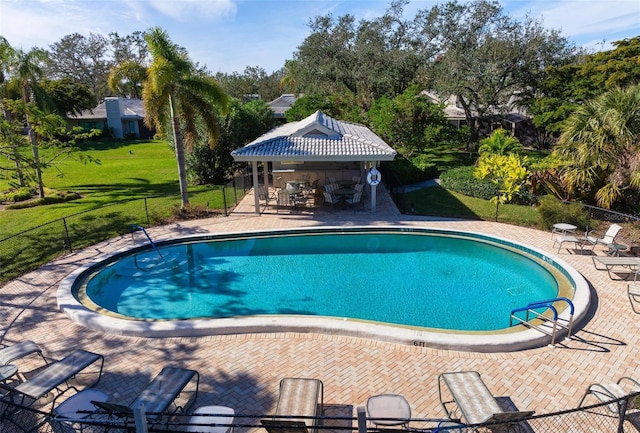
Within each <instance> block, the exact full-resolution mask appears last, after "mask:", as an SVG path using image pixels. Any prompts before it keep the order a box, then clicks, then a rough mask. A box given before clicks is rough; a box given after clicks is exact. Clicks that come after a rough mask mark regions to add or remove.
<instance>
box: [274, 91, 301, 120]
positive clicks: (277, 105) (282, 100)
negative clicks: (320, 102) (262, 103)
mask: <svg viewBox="0 0 640 433" xmlns="http://www.w3.org/2000/svg"><path fill="white" fill-rule="evenodd" d="M296 99H298V98H297V97H296V95H294V94H292V93H285V94H283V95H280V96H279V97H277V98H276V99H274V100H273V101H271V102H267V105H268V106H269V108H271V111H273V117H274V118H276V119H278V120H284V112H285V111H287V110H288V109H289V108H291V106H292V105H293V103H294V102H296Z"/></svg>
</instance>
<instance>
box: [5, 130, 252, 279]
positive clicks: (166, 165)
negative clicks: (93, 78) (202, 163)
mask: <svg viewBox="0 0 640 433" xmlns="http://www.w3.org/2000/svg"><path fill="white" fill-rule="evenodd" d="M42 154H43V158H46V157H47V154H46V151H45V152H42ZM81 154H86V155H91V156H92V157H93V158H96V159H98V160H100V163H99V164H96V163H88V164H86V165H85V164H82V163H81V162H79V160H78V156H79V155H81ZM43 180H44V184H45V186H46V187H47V188H51V189H53V190H56V191H73V192H77V193H80V194H81V195H82V198H81V199H78V200H74V201H69V202H65V203H57V204H50V205H45V206H37V207H31V208H25V209H7V210H4V211H0V227H2V232H1V234H0V238H2V239H4V238H7V237H9V236H12V235H15V234H18V233H21V232H23V231H25V230H30V229H33V228H36V227H39V226H42V227H39V228H38V229H37V230H30V231H29V232H28V233H27V234H25V235H20V236H16V237H14V238H12V239H9V240H7V241H4V242H0V269H2V273H1V274H0V282H1V281H7V280H9V279H11V278H15V277H16V276H19V275H21V274H22V273H24V272H26V271H27V270H29V269H33V268H35V267H37V266H39V265H41V264H43V263H46V262H47V261H49V260H51V259H52V258H54V257H56V256H57V255H59V254H61V253H62V252H64V251H65V249H67V250H68V248H69V247H70V246H69V245H68V244H65V239H66V238H67V236H68V238H69V239H70V242H71V247H72V248H74V249H77V248H81V247H84V246H87V245H91V244H93V243H97V242H100V241H102V240H104V239H108V238H110V237H114V236H118V235H121V234H125V233H128V232H129V230H130V226H131V224H139V225H143V226H146V225H147V224H148V223H147V216H146V215H147V211H148V213H149V215H150V220H151V221H150V222H151V223H152V224H153V223H154V222H158V221H163V220H164V219H166V218H168V217H170V216H171V215H172V213H173V212H174V210H175V209H176V208H179V206H180V197H179V185H178V170H177V167H176V160H175V156H174V154H173V150H172V149H171V148H169V146H168V145H167V143H166V142H162V141H139V142H131V141H129V142H127V141H104V142H91V143H89V144H88V145H87V146H86V147H84V148H83V150H82V151H80V152H78V153H77V154H76V155H74V156H70V157H68V158H67V159H66V160H64V161H63V162H61V163H59V164H57V165H56V166H55V167H49V168H47V169H46V170H45V172H44V176H43ZM7 186H8V185H7V184H0V190H4V189H6V188H7ZM225 193H226V194H227V203H228V204H231V203H232V202H233V197H234V194H235V193H236V192H235V191H233V190H230V189H226V190H225ZM238 194H239V196H241V194H242V193H241V192H239V193H238ZM148 197H154V198H150V199H148V200H146V201H145V200H143V199H144V198H148ZM189 200H190V202H191V204H193V205H202V206H206V207H207V208H209V209H223V208H224V198H223V194H222V186H209V185H202V186H190V187H189ZM61 218H64V221H56V220H60V219H61ZM52 222H53V223H52Z"/></svg>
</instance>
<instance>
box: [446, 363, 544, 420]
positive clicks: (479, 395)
mask: <svg viewBox="0 0 640 433" xmlns="http://www.w3.org/2000/svg"><path fill="white" fill-rule="evenodd" d="M443 385H444V387H443ZM445 387H446V389H447V390H448V391H449V394H450V395H451V397H452V400H447V401H445V400H443V397H444V394H443V389H444V388H445ZM438 395H439V397H440V404H441V405H442V408H443V409H444V411H445V413H446V414H447V417H448V418H449V419H451V420H455V419H458V418H459V417H458V416H456V415H454V414H456V413H457V412H456V411H455V409H454V408H452V409H451V410H450V409H449V408H448V407H447V405H449V404H455V405H456V406H457V408H458V409H459V410H460V415H461V417H462V418H464V420H465V422H466V423H467V424H470V425H475V424H491V423H501V424H505V425H507V424H517V423H518V422H521V421H522V420H523V419H525V418H528V417H530V416H531V415H533V413H534V412H533V411H505V410H503V409H502V408H501V407H500V405H499V404H498V402H497V400H496V399H495V397H494V396H493V394H491V392H490V391H489V389H488V388H487V386H486V385H485V383H484V382H483V381H482V378H481V377H480V373H478V372H477V371H461V372H452V373H442V374H440V376H438Z"/></svg>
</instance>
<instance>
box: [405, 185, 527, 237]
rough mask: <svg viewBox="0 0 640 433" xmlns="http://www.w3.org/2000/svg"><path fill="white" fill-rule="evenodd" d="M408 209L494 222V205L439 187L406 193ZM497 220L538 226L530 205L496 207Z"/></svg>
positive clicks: (425, 213) (442, 215)
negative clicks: (412, 208)
mask: <svg viewBox="0 0 640 433" xmlns="http://www.w3.org/2000/svg"><path fill="white" fill-rule="evenodd" d="M406 201H407V204H408V208H410V207H411V205H413V207H414V209H415V213H416V214H418V215H430V216H438V217H452V218H468V219H481V220H487V221H495V219H496V218H495V217H496V205H495V204H494V203H491V202H490V201H488V200H482V199H479V198H475V197H469V196H466V195H463V194H458V193H456V192H452V191H448V190H446V189H444V188H441V187H439V186H436V187H432V188H424V189H421V190H418V191H413V192H410V193H407V195H406ZM498 221H500V222H504V223H509V224H515V225H521V226H526V227H537V226H539V216H538V212H537V211H536V210H535V209H534V208H532V207H530V206H520V205H514V204H506V205H500V206H499V207H498Z"/></svg>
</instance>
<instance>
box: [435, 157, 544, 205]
mask: <svg viewBox="0 0 640 433" xmlns="http://www.w3.org/2000/svg"><path fill="white" fill-rule="evenodd" d="M474 170H475V167H474V166H466V167H457V168H452V169H451V170H447V171H446V172H444V173H442V174H441V175H440V185H441V186H442V187H443V188H446V189H449V190H451V191H455V192H458V193H460V194H464V195H468V196H469V197H475V198H481V199H484V200H491V199H492V198H493V197H495V196H496V195H497V191H498V190H497V187H496V185H494V184H493V183H492V182H491V181H490V180H489V179H478V178H476V177H475V176H474V175H473V172H474ZM509 203H510V204H520V205H525V206H530V205H533V204H535V203H537V199H536V197H535V196H533V195H531V193H530V192H529V191H528V190H527V189H526V188H521V189H520V191H518V192H517V193H515V194H514V195H513V197H512V198H511V200H510V201H509Z"/></svg>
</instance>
